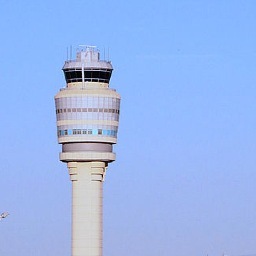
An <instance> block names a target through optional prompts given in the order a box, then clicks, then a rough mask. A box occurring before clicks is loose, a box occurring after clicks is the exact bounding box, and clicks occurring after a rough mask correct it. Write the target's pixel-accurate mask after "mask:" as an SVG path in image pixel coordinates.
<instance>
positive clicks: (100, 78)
mask: <svg viewBox="0 0 256 256" xmlns="http://www.w3.org/2000/svg"><path fill="white" fill-rule="evenodd" d="M63 71H64V74H65V79H66V82H67V83H71V82H82V70H81V69H80V70H77V69H66V70H63ZM111 73H112V70H108V69H106V70H105V69H98V70H97V69H94V70H93V69H85V70H84V81H85V82H103V83H109V80H110V77H111Z"/></svg>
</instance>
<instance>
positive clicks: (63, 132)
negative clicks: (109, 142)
mask: <svg viewBox="0 0 256 256" xmlns="http://www.w3.org/2000/svg"><path fill="white" fill-rule="evenodd" d="M70 135H72V136H73V135H94V136H95V135H101V136H109V137H115V138H116V137H117V131H115V130H105V129H65V130H58V137H62V136H70Z"/></svg>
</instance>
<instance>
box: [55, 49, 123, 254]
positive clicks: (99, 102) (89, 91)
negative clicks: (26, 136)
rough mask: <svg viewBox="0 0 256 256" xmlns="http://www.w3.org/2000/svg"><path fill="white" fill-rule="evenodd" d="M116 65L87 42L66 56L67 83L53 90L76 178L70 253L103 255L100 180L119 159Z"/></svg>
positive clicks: (65, 158)
mask: <svg viewBox="0 0 256 256" xmlns="http://www.w3.org/2000/svg"><path fill="white" fill-rule="evenodd" d="M112 70H113V68H112V65H111V63H110V62H109V61H102V60H100V54H99V51H98V50H97V49H96V48H95V47H91V46H90V47H88V46H87V47H84V48H83V49H81V50H80V51H78V52H77V55H76V59H75V60H69V61H66V62H65V64H64V67H63V72H64V75H65V79H66V86H65V88H63V89H61V90H60V91H59V92H58V93H57V95H56V96H55V106H56V117H57V136H58V143H59V144H61V145H62V152H61V153H60V160H61V161H62V162H65V163H67V166H68V170H69V175H70V180H71V181H72V256H85V255H86V256H102V204H103V196H102V194H103V191H102V190H103V188H102V183H103V181H104V176H105V173H106V168H107V166H108V163H110V162H112V161H114V160H115V153H113V144H115V143H116V141H117V131H118V124H119V109H120V95H119V94H118V93H117V92H116V91H115V90H114V89H111V88H109V80H110V77H111V73H112Z"/></svg>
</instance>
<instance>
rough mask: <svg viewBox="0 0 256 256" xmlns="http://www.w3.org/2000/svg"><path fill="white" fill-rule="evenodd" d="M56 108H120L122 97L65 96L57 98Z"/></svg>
mask: <svg viewBox="0 0 256 256" xmlns="http://www.w3.org/2000/svg"><path fill="white" fill-rule="evenodd" d="M55 103H56V109H63V108H73V107H76V108H95V107H96V108H108V109H119V108H120V99H117V98H113V97H93V96H87V95H84V96H81V97H63V98H57V99H55Z"/></svg>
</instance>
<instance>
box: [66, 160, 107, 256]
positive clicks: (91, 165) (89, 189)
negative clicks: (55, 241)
mask: <svg viewBox="0 0 256 256" xmlns="http://www.w3.org/2000/svg"><path fill="white" fill-rule="evenodd" d="M68 169H69V174H70V179H71V181H72V256H87V255H90V256H101V255H102V184H103V177H104V173H105V163H104V162H81V163H80V162H69V163H68Z"/></svg>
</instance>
